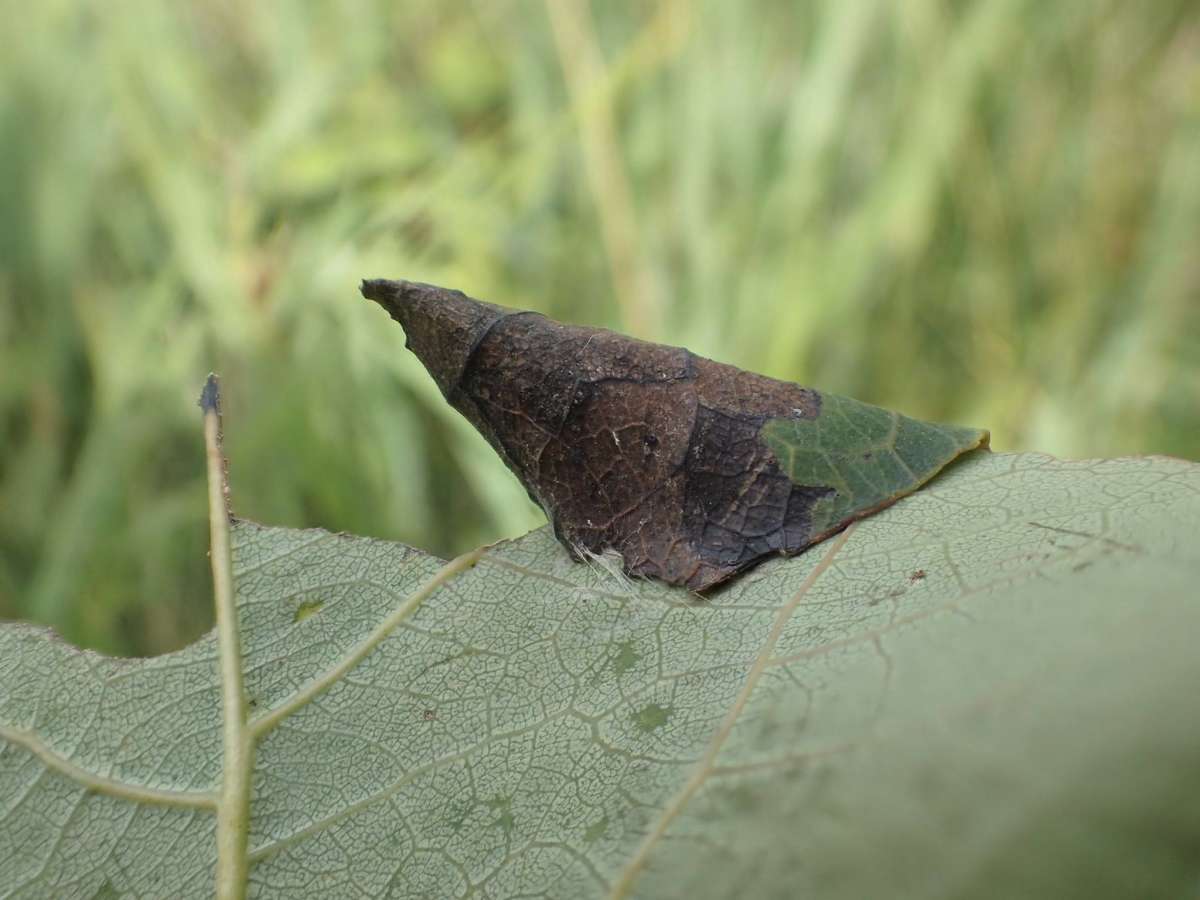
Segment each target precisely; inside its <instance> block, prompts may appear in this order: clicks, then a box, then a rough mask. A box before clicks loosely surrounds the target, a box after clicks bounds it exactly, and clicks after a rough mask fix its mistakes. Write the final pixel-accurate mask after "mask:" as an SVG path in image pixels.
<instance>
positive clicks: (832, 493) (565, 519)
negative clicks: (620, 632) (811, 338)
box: [362, 279, 989, 592]
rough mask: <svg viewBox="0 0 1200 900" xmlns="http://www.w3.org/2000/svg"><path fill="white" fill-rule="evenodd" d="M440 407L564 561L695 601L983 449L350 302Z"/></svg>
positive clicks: (573, 342)
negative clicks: (611, 569)
mask: <svg viewBox="0 0 1200 900" xmlns="http://www.w3.org/2000/svg"><path fill="white" fill-rule="evenodd" d="M362 293H363V295H364V296H365V297H367V298H369V299H371V300H374V301H375V302H376V303H378V304H379V305H380V306H382V307H383V308H384V309H385V310H387V312H388V313H389V314H390V315H391V317H392V318H393V319H395V320H396V321H397V322H399V323H400V325H401V326H402V327H403V329H404V334H405V338H406V346H407V347H408V349H409V350H411V351H412V352H413V353H415V354H416V355H417V357H418V358H419V359H420V360H421V362H422V363H423V364H424V366H425V368H426V369H428V371H429V374H430V375H431V376H433V379H434V381H436V382H437V385H438V387H439V388H440V389H441V392H442V395H443V396H444V397H445V398H446V400H447V401H449V403H450V404H451V405H452V406H453V407H454V408H455V409H457V410H458V411H459V412H460V413H462V414H463V415H464V416H465V417H466V418H467V419H468V420H469V421H470V422H471V424H472V425H474V426H475V427H476V428H477V429H478V430H479V431H480V433H482V434H483V436H484V437H485V438H486V439H487V440H488V442H489V443H490V444H491V445H492V447H493V448H495V450H496V452H497V453H498V454H499V455H500V458H501V459H502V460H504V462H505V463H506V464H507V466H508V468H509V469H511V470H512V471H513V473H514V474H515V475H516V476H517V478H519V479H520V480H521V483H522V484H523V485H524V486H525V489H526V490H527V491H528V492H529V496H530V497H531V498H532V499H533V501H534V502H535V503H537V504H538V505H539V506H541V508H542V509H543V510H545V513H546V517H547V518H548V519H549V521H550V523H551V525H552V527H553V529H554V534H555V536H556V537H557V538H558V540H559V541H560V542H561V543H562V544H563V546H564V547H566V548H567V550H568V551H569V552H570V553H571V554H572V555H573V556H575V557H576V558H580V557H581V556H586V555H596V554H603V553H604V552H606V551H610V550H611V551H616V552H617V553H618V554H620V556H621V559H622V560H623V562H624V568H625V571H626V573H627V574H629V575H631V576H643V577H651V578H657V579H660V580H662V581H665V582H667V583H669V584H673V585H683V586H685V587H687V588H688V589H690V590H692V591H697V592H703V591H706V590H708V589H710V588H713V587H715V586H717V585H719V584H721V583H722V582H724V581H726V580H728V579H729V578H731V577H733V576H734V575H736V574H738V573H739V572H742V571H744V570H746V569H747V568H749V567H751V566H753V565H754V564H756V563H757V562H759V561H761V560H763V559H765V558H767V557H770V556H773V555H778V554H783V555H791V554H796V553H800V552H801V551H803V550H805V549H806V548H808V547H810V546H812V545H813V544H815V543H817V542H818V541H821V540H823V539H824V538H826V537H829V536H830V535H832V534H834V533H835V532H837V531H839V530H840V529H842V528H844V527H845V526H846V525H847V524H849V523H850V522H852V521H854V520H855V519H859V518H862V517H863V516H867V515H870V514H871V513H873V512H875V511H877V510H879V509H881V508H883V507H885V506H887V505H889V504H891V503H893V502H895V501H896V500H898V499H900V498H901V497H903V496H905V495H906V494H909V493H911V492H912V491H914V490H916V489H917V488H918V487H920V486H921V485H922V484H924V483H925V482H926V481H928V480H929V479H930V478H932V477H933V476H934V475H936V474H937V473H938V472H939V471H941V469H943V468H944V467H945V466H946V465H947V464H948V463H950V462H951V461H952V460H954V459H955V458H956V457H958V456H960V455H961V454H963V453H966V452H968V451H970V450H975V449H978V448H986V447H987V445H988V440H989V434H988V432H987V431H986V430H984V429H980V428H961V427H950V426H943V425H934V424H931V423H927V422H922V421H918V420H916V419H911V418H908V417H907V416H903V415H901V414H899V413H896V412H891V411H889V410H885V409H881V408H879V407H875V406H870V405H868V404H865V403H860V402H858V401H856V400H851V399H849V398H846V397H839V396H837V395H834V394H828V393H824V392H822V391H817V390H814V389H813V388H808V387H802V386H800V385H798V384H792V383H790V382H785V381H778V380H776V379H773V378H768V377H766V376H764V375H757V374H755V373H753V372H746V371H743V370H741V369H738V368H735V367H733V366H728V365H724V364H722V363H718V362H714V361H712V360H709V359H705V358H704V357H701V356H697V355H696V354H694V353H692V352H690V351H689V350H686V349H684V348H682V347H670V346H665V345H662V344H653V343H648V342H646V341H640V340H636V339H634V338H630V337H626V336H624V335H621V334H617V333H615V332H612V331H607V330H605V329H602V328H589V327H582V326H577V325H565V324H561V323H559V322H555V321H553V320H551V319H549V318H547V317H545V316H543V315H541V314H539V313H535V312H528V311H521V310H513V309H507V308H505V307H502V306H496V305H494V304H491V303H485V302H482V301H479V300H474V299H472V298H470V297H468V296H466V295H465V294H463V293H461V292H459V291H453V290H447V289H445V288H440V287H435V286H433V285H428V284H419V283H415V282H409V281H389V280H383V279H378V280H370V281H364V282H363V284H362Z"/></svg>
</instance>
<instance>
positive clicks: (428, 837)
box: [0, 454, 1200, 898]
mask: <svg viewBox="0 0 1200 900" xmlns="http://www.w3.org/2000/svg"><path fill="white" fill-rule="evenodd" d="M1198 528H1200V466H1197V465H1194V464H1190V463H1185V462H1181V461H1177V460H1170V459H1162V458H1158V459H1153V458H1151V459H1126V460H1116V461H1110V462H1061V461H1057V460H1054V459H1051V458H1048V457H1041V456H1011V455H989V454H973V455H972V456H971V457H969V458H968V459H966V460H965V461H963V462H962V463H961V464H959V465H956V466H954V467H952V469H951V470H950V471H948V472H947V473H946V474H945V475H943V476H942V477H940V478H939V479H937V480H936V481H935V482H934V483H933V484H932V485H931V486H930V487H929V488H927V489H925V490H922V491H920V492H918V493H917V494H916V495H914V496H911V497H909V498H906V499H905V500H902V501H901V502H899V503H898V504H896V505H895V506H893V507H891V508H889V509H887V510H885V511H884V512H882V513H880V514H879V515H877V516H874V517H872V518H869V519H867V520H865V521H863V522H860V523H858V524H856V525H854V526H852V527H851V528H850V529H848V530H847V531H845V532H843V533H842V534H841V535H839V536H837V537H835V538H833V539H831V540H828V541H826V542H824V543H822V544H820V545H818V546H816V547H814V548H813V549H812V550H811V551H810V552H808V553H806V554H804V555H802V556H800V557H796V558H794V559H789V560H780V561H777V562H772V563H768V564H766V565H765V566H763V567H761V568H759V569H757V570H755V571H753V572H751V573H750V574H749V575H747V576H746V577H744V578H742V579H740V580H737V581H735V582H734V583H733V584H732V585H731V586H730V587H729V588H727V589H725V590H722V591H720V592H718V593H716V594H715V595H714V596H712V597H711V598H710V599H709V600H706V601H698V602H697V601H694V600H692V599H690V596H689V595H688V594H686V593H682V592H680V591H678V590H673V589H669V588H665V587H662V586H659V585H656V584H649V583H630V582H628V581H626V580H623V579H621V578H620V577H618V576H615V575H613V574H610V573H609V571H607V570H606V568H605V567H604V566H603V565H596V566H594V567H590V566H588V565H584V564H577V563H573V562H571V561H570V560H569V559H568V558H567V556H566V554H565V553H564V552H563V551H562V549H561V548H560V547H559V546H558V545H557V544H556V543H555V542H554V540H553V539H552V537H551V536H550V535H549V534H548V533H546V532H545V531H538V532H534V533H532V534H530V535H528V536H526V537H524V538H522V539H520V540H517V541H513V542H509V543H504V544H501V545H498V546H496V547H494V548H491V549H490V550H488V551H487V553H486V554H485V555H484V556H483V558H482V560H481V561H480V563H479V564H478V565H477V566H475V567H474V568H473V569H469V570H467V571H464V572H463V573H462V574H460V575H458V576H457V577H454V578H447V579H446V580H445V583H444V584H443V585H442V586H441V587H439V588H438V589H436V590H433V591H430V592H428V596H426V597H425V598H424V599H423V600H420V598H418V599H417V601H415V602H407V601H406V598H411V596H412V595H413V593H414V591H417V590H418V588H420V587H421V586H422V585H423V584H427V582H428V580H429V579H430V577H431V576H432V575H433V574H434V573H435V572H436V571H437V570H438V568H439V565H440V562H439V561H438V560H436V559H433V558H431V557H429V556H426V555H424V554H422V553H419V552H417V551H415V550H412V549H409V548H406V547H403V546H400V545H396V544H389V543H385V542H381V541H375V540H367V539H362V538H355V537H349V536H345V535H333V534H327V533H324V532H320V531H291V530H285V529H276V528H266V527H262V526H258V525H253V524H249V523H240V524H238V525H237V526H236V528H235V530H234V535H233V537H234V558H235V566H234V568H235V577H236V582H237V592H238V614H239V617H240V624H241V629H242V646H243V653H244V659H243V660H242V662H243V670H244V673H245V690H246V692H247V695H248V698H249V703H250V706H251V709H252V712H253V714H254V715H255V716H257V717H258V718H257V722H258V723H259V724H258V725H257V728H258V729H259V731H260V732H261V734H260V736H259V739H258V742H257V752H256V754H255V756H254V758H253V760H254V762H253V766H254V768H253V773H252V798H251V805H250V811H251V816H250V821H249V870H248V871H249V882H250V885H249V893H250V895H251V896H256V897H300V896H313V897H342V896H346V897H382V896H396V897H410V896H428V897H439V898H440V897H458V896H468V895H469V896H480V897H508V896H525V897H530V896H548V897H602V896H639V897H681V896H695V897H730V896H754V897H761V896H787V897H792V896H803V897H814V896H819V897H847V898H849V897H853V898H861V897H882V896H914V897H957V896H996V897H1015V896H1021V897H1029V896H1044V897H1062V896H1080V897H1084V896H1086V897H1095V896H1113V897H1128V896H1137V897H1152V896H1162V897H1177V896H1183V895H1186V894H1187V892H1188V891H1191V892H1192V893H1193V894H1194V892H1195V891H1196V889H1197V885H1198V884H1200V706H1198V702H1197V693H1198V692H1197V688H1198V686H1200V652H1197V650H1196V640H1197V635H1200V600H1198V599H1197V593H1198V592H1197V589H1196V585H1197V582H1198V581H1200V549H1198V546H1197V540H1196V535H1197V533H1198ZM381 626H382V627H381ZM217 673H218V643H217V641H216V638H215V637H213V636H210V637H207V638H205V639H203V640H201V641H199V642H198V643H196V644H195V645H193V646H191V647H189V648H187V649H185V650H183V651H181V652H178V653H174V654H170V655H167V656H162V657H158V658H154V659H144V660H141V659H139V660H118V659H108V658H104V657H101V656H98V655H96V654H93V653H85V652H80V651H78V650H76V649H74V648H72V647H70V646H67V645H66V644H64V643H62V642H61V641H59V640H57V639H56V638H55V637H54V636H53V635H52V634H50V633H48V632H47V631H45V630H42V629H39V628H34V627H30V626H26V625H8V626H5V627H4V628H3V629H0V737H2V738H3V740H2V741H0V893H2V894H4V895H5V896H16V897H56V898H59V897H63V898H65V897H113V896H138V897H193V896H196V897H199V896H206V895H208V894H209V893H210V892H211V890H212V886H213V879H214V861H215V859H216V853H217V851H216V816H215V815H214V811H213V804H214V803H215V802H216V800H215V798H216V795H217V792H218V789H219V786H220V782H221V775H222V768H223V759H224V756H223V752H224V751H223V745H222V732H221V702H220V697H221V694H220V686H219V684H218V674H217Z"/></svg>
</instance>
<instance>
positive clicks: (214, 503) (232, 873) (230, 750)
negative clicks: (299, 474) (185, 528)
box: [200, 375, 254, 900]
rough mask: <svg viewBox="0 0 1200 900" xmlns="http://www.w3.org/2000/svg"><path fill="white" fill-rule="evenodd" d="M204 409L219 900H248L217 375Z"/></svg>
mask: <svg viewBox="0 0 1200 900" xmlns="http://www.w3.org/2000/svg"><path fill="white" fill-rule="evenodd" d="M200 408H201V409H202V410H203V411H204V447H205V454H206V457H207V462H208V520H209V533H210V541H211V549H210V552H209V557H210V559H211V561H212V574H213V598H214V601H215V603H216V609H217V648H218V657H219V660H220V671H221V707H222V717H223V732H224V749H225V759H224V765H223V766H222V769H223V779H222V783H221V793H220V797H219V798H218V802H217V879H216V896H217V897H218V898H220V900H242V898H244V897H245V896H246V878H247V874H248V871H249V861H248V857H247V854H246V849H247V841H248V836H249V826H250V773H251V770H252V768H253V764H254V738H253V735H252V734H251V732H250V729H249V728H247V726H246V697H245V692H244V690H243V687H242V652H241V644H240V640H239V637H238V621H237V607H236V606H235V605H234V599H233V562H232V556H231V553H230V549H229V518H230V512H229V484H228V481H227V478H226V474H227V473H226V467H225V457H224V456H223V455H222V452H221V397H220V387H219V384H218V382H217V377H216V375H209V376H208V381H207V382H205V385H204V391H203V393H202V394H201V395H200Z"/></svg>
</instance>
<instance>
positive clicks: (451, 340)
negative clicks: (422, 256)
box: [360, 278, 516, 403]
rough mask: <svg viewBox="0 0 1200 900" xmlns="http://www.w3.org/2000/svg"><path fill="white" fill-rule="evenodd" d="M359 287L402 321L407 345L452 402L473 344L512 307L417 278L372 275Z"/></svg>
mask: <svg viewBox="0 0 1200 900" xmlns="http://www.w3.org/2000/svg"><path fill="white" fill-rule="evenodd" d="M360 290H361V291H362V295H363V296H364V297H366V298H367V299H368V300H374V301H375V302H376V303H378V304H379V305H380V306H382V307H383V308H384V309H386V310H387V311H388V315H390V316H391V317H392V318H393V319H394V320H395V321H397V322H399V323H400V327H402V328H403V329H404V337H405V345H406V346H407V347H408V349H409V350H411V351H412V352H413V353H415V354H416V356H417V358H418V359H419V360H421V362H422V364H423V365H424V366H425V368H426V369H428V370H429V374H430V375H432V376H433V379H434V381H436V382H437V385H438V387H439V388H441V391H442V395H443V396H444V397H446V399H447V400H449V401H450V402H451V403H454V402H455V398H454V397H453V396H452V394H453V392H454V390H455V388H456V386H457V385H458V383H459V381H460V379H461V378H462V374H463V370H464V368H465V366H466V364H467V360H468V358H469V357H470V355H471V353H472V352H473V351H474V349H475V347H476V346H477V345H478V343H479V342H480V341H481V340H482V339H483V337H484V336H485V335H486V334H487V333H488V331H489V330H490V329H491V327H492V326H493V325H494V324H495V323H496V322H497V321H499V320H500V319H502V318H504V317H506V316H510V315H513V314H514V313H515V312H516V311H515V310H511V309H505V308H504V307H502V306H494V305H493V304H491V303H484V302H483V301H481V300H474V299H472V298H471V297H468V296H467V295H466V294H464V293H462V292H461V291H451V290H446V289H445V288H440V287H436V286H435V285H432V284H422V283H420V282H419V281H391V280H389V279H386V278H372V279H367V280H365V281H363V283H362V286H361V288H360Z"/></svg>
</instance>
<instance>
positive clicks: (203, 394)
mask: <svg viewBox="0 0 1200 900" xmlns="http://www.w3.org/2000/svg"><path fill="white" fill-rule="evenodd" d="M197 403H198V404H199V406H200V408H201V409H202V410H204V412H205V414H206V415H207V414H208V413H210V412H215V413H216V414H217V415H218V416H219V415H220V414H221V380H220V379H219V378H218V377H217V375H216V373H215V372H209V373H208V378H206V379H205V380H204V388H203V390H201V391H200V399H199V400H198V401H197Z"/></svg>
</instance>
